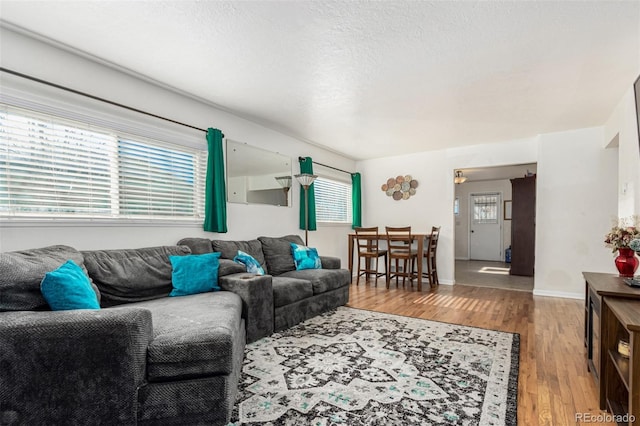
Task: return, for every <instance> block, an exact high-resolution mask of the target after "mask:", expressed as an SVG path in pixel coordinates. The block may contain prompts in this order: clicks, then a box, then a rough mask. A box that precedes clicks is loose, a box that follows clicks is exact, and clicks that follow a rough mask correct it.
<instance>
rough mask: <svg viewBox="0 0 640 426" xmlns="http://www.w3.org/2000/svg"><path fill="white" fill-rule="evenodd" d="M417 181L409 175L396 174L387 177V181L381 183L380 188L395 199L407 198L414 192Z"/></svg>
mask: <svg viewBox="0 0 640 426" xmlns="http://www.w3.org/2000/svg"><path fill="white" fill-rule="evenodd" d="M417 187H418V181H417V180H415V179H413V178H412V177H411V175H405V176H397V177H395V178H392V177H391V178H389V179H387V183H383V184H382V186H381V187H380V189H382V191H383V192H384V193H386V194H387V196H389V197H392V198H393V199H394V200H396V201H400V200H408V199H409V197H411V196H412V195H415V194H416V188H417Z"/></svg>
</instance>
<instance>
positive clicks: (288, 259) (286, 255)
mask: <svg viewBox="0 0 640 426" xmlns="http://www.w3.org/2000/svg"><path fill="white" fill-rule="evenodd" d="M258 240H260V242H261V243H262V252H263V253H264V258H265V261H266V262H267V267H268V268H269V274H271V275H274V276H277V275H280V274H284V273H285V272H289V271H295V270H296V265H295V263H294V262H293V253H292V251H291V243H296V244H300V245H304V242H303V241H302V239H301V238H300V237H299V236H298V235H286V236H284V237H277V238H276V237H259V238H258Z"/></svg>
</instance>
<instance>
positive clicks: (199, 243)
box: [176, 238, 213, 254]
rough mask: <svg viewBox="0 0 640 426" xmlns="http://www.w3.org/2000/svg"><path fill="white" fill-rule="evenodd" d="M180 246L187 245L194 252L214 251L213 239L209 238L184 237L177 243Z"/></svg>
mask: <svg viewBox="0 0 640 426" xmlns="http://www.w3.org/2000/svg"><path fill="white" fill-rule="evenodd" d="M176 245H178V246H187V247H189V248H190V249H191V253H193V254H205V253H211V252H213V247H211V240H210V239H208V238H183V239H181V240H180V241H178V243H177V244H176Z"/></svg>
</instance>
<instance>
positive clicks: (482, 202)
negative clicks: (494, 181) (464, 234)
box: [469, 192, 502, 261]
mask: <svg viewBox="0 0 640 426" xmlns="http://www.w3.org/2000/svg"><path fill="white" fill-rule="evenodd" d="M501 205H502V195H501V194H500V193H499V192H483V193H472V194H470V195H469V259H470V260H491V261H500V260H502V216H501V214H500V213H501Z"/></svg>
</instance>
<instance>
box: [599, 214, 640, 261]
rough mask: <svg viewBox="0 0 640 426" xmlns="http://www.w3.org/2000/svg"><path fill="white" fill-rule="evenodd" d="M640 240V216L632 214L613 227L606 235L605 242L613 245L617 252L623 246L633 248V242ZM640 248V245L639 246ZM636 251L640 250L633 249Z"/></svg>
mask: <svg viewBox="0 0 640 426" xmlns="http://www.w3.org/2000/svg"><path fill="white" fill-rule="evenodd" d="M636 240H640V216H632V217H630V218H625V219H620V220H619V221H616V222H615V223H614V225H613V226H612V227H611V231H609V233H608V234H606V235H605V236H604V243H605V245H606V246H607V247H611V248H612V251H613V252H614V253H615V252H616V251H617V250H618V249H621V248H631V249H633V247H631V242H632V241H634V243H633V244H634V246H637V245H638V243H635V241H636ZM639 248H640V247H639ZM633 250H634V251H638V250H636V249H633Z"/></svg>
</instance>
